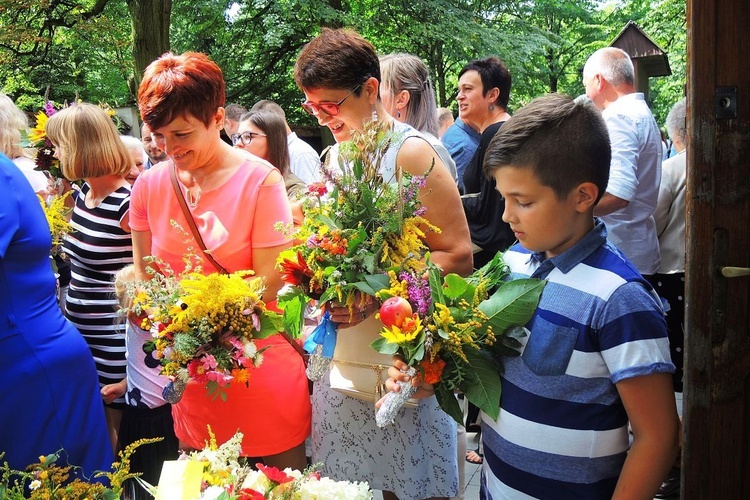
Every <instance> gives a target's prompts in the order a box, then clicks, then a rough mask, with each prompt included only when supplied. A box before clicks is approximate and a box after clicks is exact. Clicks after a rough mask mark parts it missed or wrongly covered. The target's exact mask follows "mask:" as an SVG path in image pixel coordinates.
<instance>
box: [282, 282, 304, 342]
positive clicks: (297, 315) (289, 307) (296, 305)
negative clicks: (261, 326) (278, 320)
mask: <svg viewBox="0 0 750 500" xmlns="http://www.w3.org/2000/svg"><path fill="white" fill-rule="evenodd" d="M294 290H296V292H288V293H285V294H283V295H281V294H280V295H278V300H277V302H276V305H277V306H278V307H279V309H281V310H283V311H284V316H283V320H282V325H283V327H284V331H285V332H286V333H288V334H289V336H290V337H292V338H293V339H296V338H299V337H300V335H301V334H302V326H303V322H304V314H303V311H304V309H305V306H306V305H307V302H308V300H309V299H308V298H307V296H306V295H305V294H304V293H302V292H301V291H299V289H294ZM276 331H278V330H276Z"/></svg>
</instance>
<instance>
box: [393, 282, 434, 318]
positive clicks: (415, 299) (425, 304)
mask: <svg viewBox="0 0 750 500" xmlns="http://www.w3.org/2000/svg"><path fill="white" fill-rule="evenodd" d="M399 278H401V279H402V280H403V281H405V282H406V285H407V286H406V291H407V294H408V295H409V302H410V303H411V304H412V305H414V306H416V308H417V314H418V315H419V316H420V317H424V316H426V315H427V312H428V311H429V310H430V306H431V305H432V293H431V291H430V283H429V282H428V281H427V280H426V279H424V278H422V277H421V276H415V275H413V274H411V273H409V272H406V271H404V272H402V273H401V274H400V275H399Z"/></svg>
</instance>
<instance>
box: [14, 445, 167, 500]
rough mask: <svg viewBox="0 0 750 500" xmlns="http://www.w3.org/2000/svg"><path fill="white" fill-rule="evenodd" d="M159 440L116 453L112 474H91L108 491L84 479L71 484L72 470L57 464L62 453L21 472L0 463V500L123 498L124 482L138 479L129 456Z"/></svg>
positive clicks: (49, 456)
mask: <svg viewBox="0 0 750 500" xmlns="http://www.w3.org/2000/svg"><path fill="white" fill-rule="evenodd" d="M161 440H162V438H150V439H140V440H138V441H135V442H134V443H132V444H130V445H128V446H126V447H125V449H124V450H121V451H120V452H119V460H118V461H116V462H115V463H113V464H112V471H110V472H104V471H101V472H96V473H95V474H94V478H97V477H103V478H106V479H107V480H108V481H109V484H110V486H109V487H107V486H105V485H104V484H103V483H101V482H95V481H89V480H87V479H86V478H75V479H73V480H72V481H71V479H70V475H71V472H72V471H73V469H74V467H73V466H71V465H61V464H60V463H59V462H58V461H59V460H60V458H61V457H63V455H64V453H65V452H64V450H60V451H57V452H55V453H52V454H50V455H41V456H40V457H39V462H38V463H35V464H31V465H29V466H28V467H26V470H24V471H19V470H13V469H11V468H10V467H9V465H8V463H7V462H2V463H0V499H3V500H26V499H30V500H69V499H78V498H85V499H89V500H117V499H119V498H120V497H121V495H122V490H123V484H124V483H125V481H127V480H128V479H133V478H137V477H138V476H140V473H139V472H138V473H131V472H130V456H131V455H132V454H133V453H134V452H135V451H136V448H138V447H139V446H142V445H144V444H150V443H155V442H157V441H161ZM3 456H4V453H0V460H1V459H2V458H3Z"/></svg>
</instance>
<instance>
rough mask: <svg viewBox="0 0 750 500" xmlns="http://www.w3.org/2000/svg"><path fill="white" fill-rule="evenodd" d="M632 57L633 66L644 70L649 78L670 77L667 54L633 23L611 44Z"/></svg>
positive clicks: (670, 71)
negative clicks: (635, 65)
mask: <svg viewBox="0 0 750 500" xmlns="http://www.w3.org/2000/svg"><path fill="white" fill-rule="evenodd" d="M610 47H617V48H619V49H622V50H624V51H625V52H627V53H628V55H630V58H631V59H632V60H633V64H637V65H638V66H639V67H640V68H642V69H643V70H644V71H645V72H646V74H647V75H648V76H669V75H671V74H672V70H671V69H670V67H669V59H668V58H667V54H666V52H664V51H663V50H662V49H661V47H659V46H658V45H656V43H654V41H653V40H651V39H650V38H649V37H648V35H646V33H644V32H643V30H642V29H641V28H640V26H638V25H637V24H635V23H634V22H633V21H628V24H626V25H625V27H624V28H623V29H622V31H621V32H620V34H619V35H617V37H615V39H614V40H613V41H612V43H611V44H610Z"/></svg>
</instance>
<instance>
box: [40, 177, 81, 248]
mask: <svg viewBox="0 0 750 500" xmlns="http://www.w3.org/2000/svg"><path fill="white" fill-rule="evenodd" d="M71 194H73V192H72V191H68V192H67V193H65V194H63V195H58V196H54V197H52V198H51V200H50V202H49V204H48V203H47V202H46V201H45V200H44V199H43V198H42V197H41V196H40V197H39V201H40V202H41V204H42V209H43V210H44V217H45V218H46V219H47V224H49V231H50V236H51V237H52V247H53V249H54V248H56V247H59V245H60V244H62V241H63V238H64V237H65V235H66V234H70V233H71V232H72V231H73V227H72V226H71V225H70V221H69V220H68V214H70V212H71V211H72V210H73V209H72V208H71V207H68V206H66V205H65V201H66V200H67V199H68V198H69V197H70V195H71Z"/></svg>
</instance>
